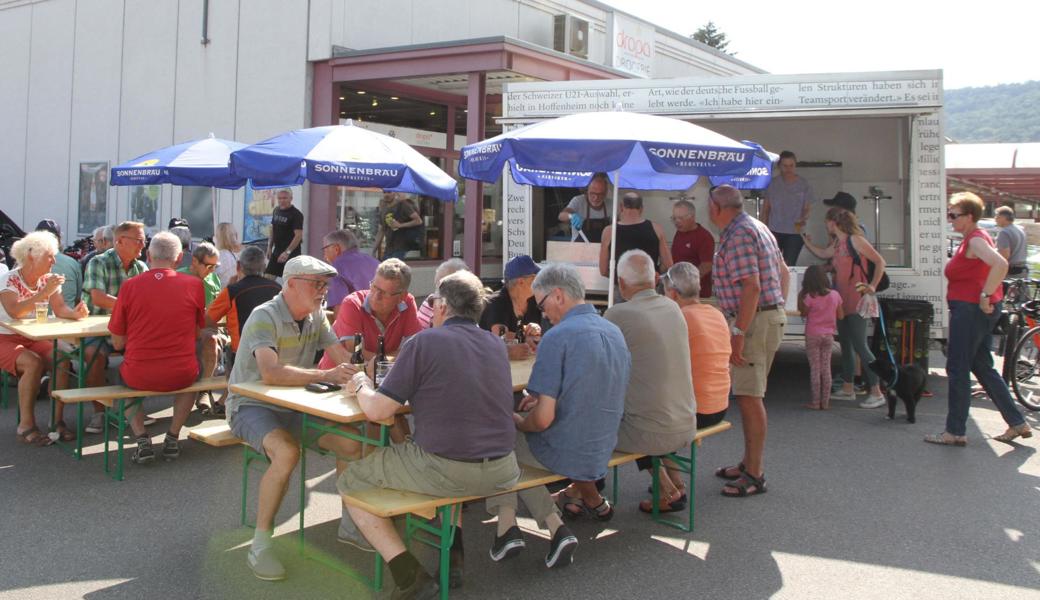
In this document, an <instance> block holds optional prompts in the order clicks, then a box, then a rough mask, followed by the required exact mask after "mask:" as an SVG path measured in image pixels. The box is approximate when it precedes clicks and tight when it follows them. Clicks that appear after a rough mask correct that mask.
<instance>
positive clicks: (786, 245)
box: [772, 231, 805, 267]
mask: <svg viewBox="0 0 1040 600" xmlns="http://www.w3.org/2000/svg"><path fill="white" fill-rule="evenodd" d="M772 234H773V237H774V238H776V245H777V246H780V253H781V254H783V255H784V262H785V263H787V266H789V267H793V266H795V264H797V263H798V255H799V254H801V253H802V246H803V245H804V244H805V242H804V241H802V234H800V233H777V232H775V231H773V232H772Z"/></svg>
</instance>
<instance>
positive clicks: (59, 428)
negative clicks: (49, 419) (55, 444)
mask: <svg viewBox="0 0 1040 600" xmlns="http://www.w3.org/2000/svg"><path fill="white" fill-rule="evenodd" d="M54 431H56V432H58V439H59V440H61V441H63V442H74V441H76V432H75V431H72V430H71V429H69V428H68V426H67V425H65V421H58V422H57V423H55V424H54Z"/></svg>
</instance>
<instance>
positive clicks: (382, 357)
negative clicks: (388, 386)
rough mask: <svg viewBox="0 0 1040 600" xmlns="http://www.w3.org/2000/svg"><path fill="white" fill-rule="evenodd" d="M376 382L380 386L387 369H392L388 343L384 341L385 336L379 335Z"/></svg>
mask: <svg viewBox="0 0 1040 600" xmlns="http://www.w3.org/2000/svg"><path fill="white" fill-rule="evenodd" d="M374 362H375V375H376V376H375V377H374V379H375V383H376V387H377V388H378V387H379V386H380V385H382V383H383V378H385V377H386V373H387V371H389V370H390V361H389V360H388V359H387V358H386V345H385V342H384V341H383V336H382V335H380V336H379V345H378V348H377V349H376V358H375V361H374Z"/></svg>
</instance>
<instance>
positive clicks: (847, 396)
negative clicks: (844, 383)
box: [831, 390, 856, 401]
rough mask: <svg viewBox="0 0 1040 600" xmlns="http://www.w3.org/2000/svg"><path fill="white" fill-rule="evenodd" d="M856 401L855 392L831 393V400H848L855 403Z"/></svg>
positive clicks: (841, 391)
mask: <svg viewBox="0 0 1040 600" xmlns="http://www.w3.org/2000/svg"><path fill="white" fill-rule="evenodd" d="M855 399H856V394H855V392H846V391H844V390H838V391H836V392H831V400H848V401H853V400H855Z"/></svg>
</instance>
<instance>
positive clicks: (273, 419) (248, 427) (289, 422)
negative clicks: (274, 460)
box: [228, 404, 303, 456]
mask: <svg viewBox="0 0 1040 600" xmlns="http://www.w3.org/2000/svg"><path fill="white" fill-rule="evenodd" d="M228 425H229V426H230V427H231V433H233V434H234V435H235V437H237V438H238V439H240V440H243V441H245V443H247V444H249V446H250V447H251V448H252V449H253V450H256V451H257V452H259V453H260V454H263V455H264V456H267V452H266V451H265V450H264V438H265V437H267V434H269V433H271V432H272V431H274V430H275V429H284V430H286V431H288V432H289V433H290V434H291V435H292V436H293V438H295V439H297V440H298V439H300V432H301V430H302V427H303V414H302V413H298V412H294V411H289V412H286V411H281V410H274V409H272V408H267V407H265V406H256V405H252V404H247V405H245V406H242V407H239V409H238V410H237V411H235V414H234V415H232V416H231V417H230V418H229V419H228Z"/></svg>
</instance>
